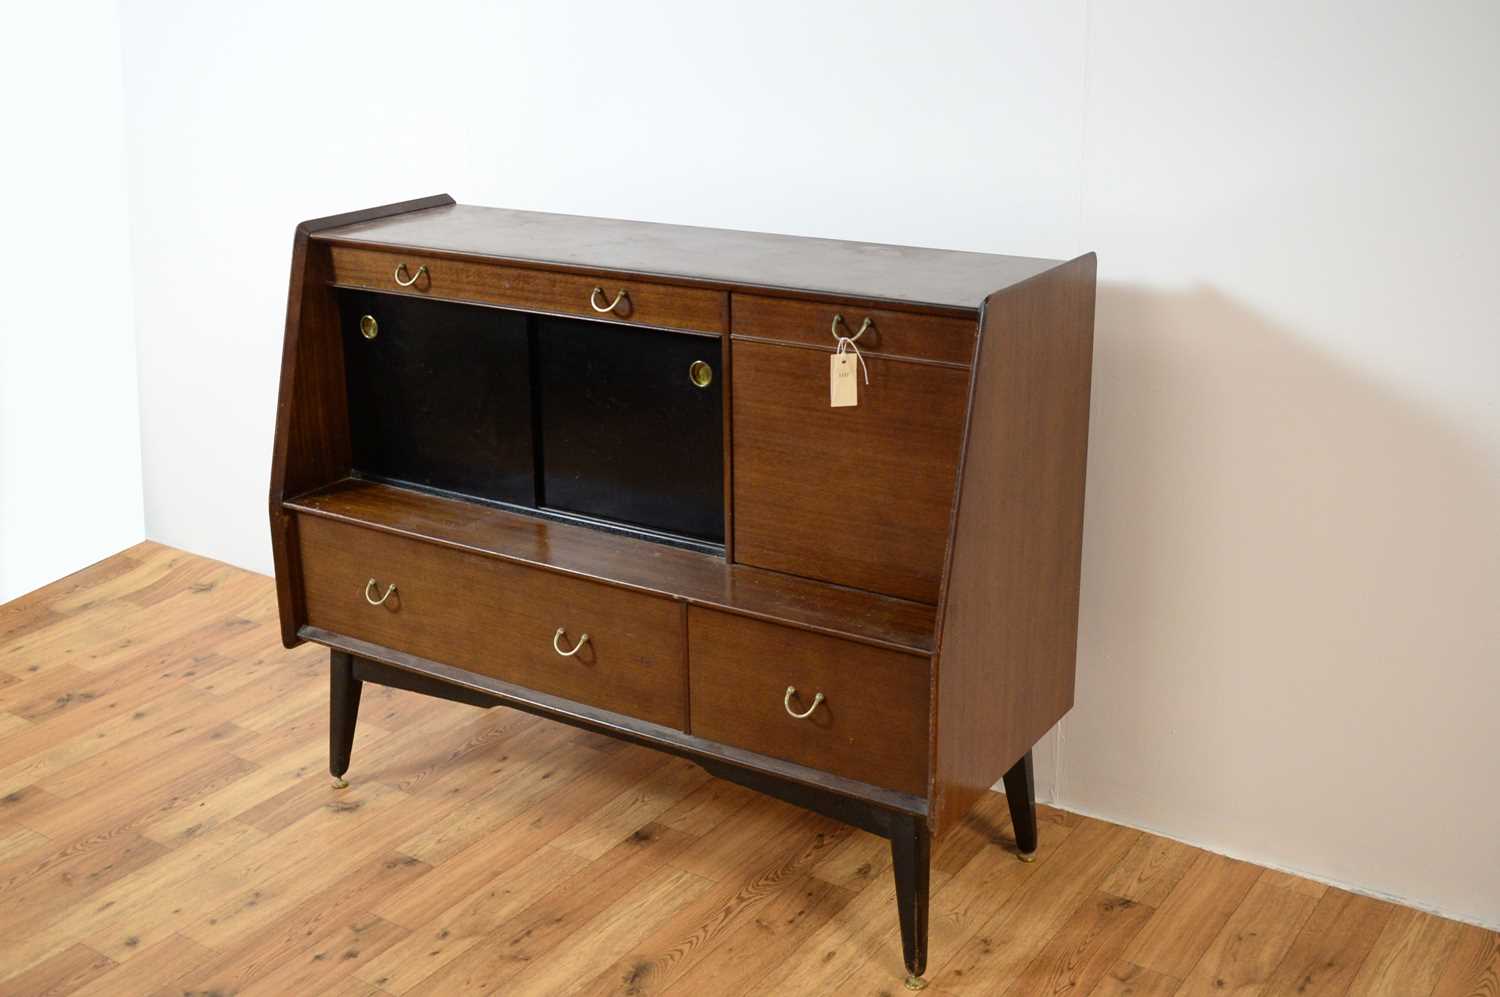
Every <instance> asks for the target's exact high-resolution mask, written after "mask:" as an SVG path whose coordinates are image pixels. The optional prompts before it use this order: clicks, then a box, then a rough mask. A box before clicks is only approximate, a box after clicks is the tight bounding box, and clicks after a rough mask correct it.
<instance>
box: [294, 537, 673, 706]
mask: <svg viewBox="0 0 1500 997" xmlns="http://www.w3.org/2000/svg"><path fill="white" fill-rule="evenodd" d="M297 533H298V539H299V550H300V555H301V558H302V570H303V579H304V585H305V589H306V598H307V619H308V622H309V624H311V625H312V626H316V627H321V628H323V629H325V630H331V631H333V632H335V633H344V634H349V635H350V636H354V637H359V638H361V639H363V640H367V641H370V642H372V643H376V644H381V645H384V646H386V647H392V648H395V649H396V650H399V651H405V652H407V653H410V654H415V655H420V656H422V657H425V658H431V659H433V660H435V661H445V662H449V663H451V664H454V665H456V666H458V667H460V668H464V669H466V670H468V671H472V672H478V673H479V674H483V675H493V676H494V677H496V678H500V679H503V680H505V681H507V682H513V683H515V684H517V685H520V686H524V687H526V688H530V689H536V690H539V691H542V692H547V693H551V694H553V695H557V696H562V697H565V698H567V699H572V700H576V701H578V702H580V703H588V704H590V705H593V706H598V707H601V708H603V709H607V710H612V711H615V712H619V713H626V714H629V715H631V716H637V717H640V718H642V719H643V720H649V721H651V722H652V723H658V724H662V725H663V726H668V727H677V728H685V727H686V726H687V704H686V702H685V701H684V699H683V687H684V678H683V671H684V669H685V668H686V667H687V662H686V654H685V649H684V648H683V646H682V612H683V607H682V606H681V605H679V604H677V603H674V602H672V601H671V600H668V599H661V598H657V597H654V596H648V595H642V594H640V593H637V592H630V591H627V590H625V589H622V588H618V587H616V586H610V585H601V584H598V583H596V582H589V581H582V580H579V579H576V578H569V577H566V576H564V575H560V574H557V573H555V572H546V571H536V570H533V569H530V568H524V567H520V566H517V565H514V564H508V563H506V562H504V561H498V560H495V559H494V558H486V557H479V556H477V555H473V554H466V553H463V552H461V551H455V550H447V549H445V548H442V547H437V546H435V545H433V544H427V543H423V542H421V541H417V540H408V539H406V538H404V537H397V536H392V535H391V534H389V533H382V532H380V531H377V530H367V529H362V528H360V527H354V526H348V525H345V524H342V523H335V522H333V521H331V520H327V519H319V518H317V517H312V516H307V517H301V518H300V520H299V522H298V524H297ZM372 577H373V578H375V580H376V582H377V585H376V590H377V591H378V592H380V593H384V592H385V591H386V589H387V587H388V586H389V585H391V584H394V585H396V587H397V588H396V593H395V595H394V596H392V597H391V598H390V599H389V600H388V601H386V602H385V603H384V604H383V605H379V606H372V605H370V603H369V601H368V600H367V599H366V598H365V588H366V583H367V581H368V579H370V578H372ZM559 627H563V628H565V630H566V635H565V636H564V637H562V638H561V640H562V641H563V644H562V646H563V648H564V650H567V649H571V648H572V647H573V646H574V644H575V643H577V642H578V641H579V640H580V638H581V637H582V635H584V634H588V636H589V640H588V641H587V643H585V644H584V646H583V648H582V649H581V650H580V651H579V652H578V653H577V654H576V655H574V656H572V657H564V656H562V655H560V654H558V653H557V651H556V650H555V649H554V648H553V636H554V634H555V633H556V630H557V628H559Z"/></svg>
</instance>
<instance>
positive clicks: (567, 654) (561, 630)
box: [552, 627, 589, 658]
mask: <svg viewBox="0 0 1500 997" xmlns="http://www.w3.org/2000/svg"><path fill="white" fill-rule="evenodd" d="M567 632H568V631H567V629H566V628H565V627H558V628H557V633H555V634H553V635H552V650H554V651H556V652H557V653H558V654H560V655H562V656H563V657H564V658H571V657H572V656H573V655H575V654H577V653H578V652H579V651H581V650H583V645H585V644H587V643H588V642H589V635H588V634H584V635H583V636H581V637H579V638H578V643H577V644H574V645H573V650H571V651H564V650H563V649H562V645H561V644H559V643H558V641H560V640H562V639H563V636H564V635H566V634H567Z"/></svg>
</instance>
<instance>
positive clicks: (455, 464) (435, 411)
mask: <svg viewBox="0 0 1500 997" xmlns="http://www.w3.org/2000/svg"><path fill="white" fill-rule="evenodd" d="M339 314H340V321H341V323H342V326H343V340H344V368H345V379H346V382H347V385H348V390H349V419H350V426H349V431H350V435H351V437H352V442H353V450H354V454H353V456H354V468H355V470H356V471H358V472H360V473H362V474H365V475H368V476H371V477H375V478H383V479H387V480H392V481H400V482H409V483H412V484H416V485H422V486H425V487H429V488H439V489H444V490H447V491H454V492H463V493H465V494H469V495H474V496H478V497H480V498H486V499H492V500H496V501H500V502H508V503H514V504H517V505H525V506H534V505H535V504H536V487H535V472H536V459H535V452H534V448H533V442H532V441H533V435H534V434H533V429H532V395H531V357H530V350H529V346H528V341H529V337H528V334H527V318H526V316H525V315H521V314H518V313H515V312H503V311H498V310H496V309H492V308H475V307H471V306H467V305H457V304H450V303H447V302H442V301H423V300H420V299H416V298H406V297H400V296H397V295H390V294H368V293H363V292H358V291H340V292H339Z"/></svg>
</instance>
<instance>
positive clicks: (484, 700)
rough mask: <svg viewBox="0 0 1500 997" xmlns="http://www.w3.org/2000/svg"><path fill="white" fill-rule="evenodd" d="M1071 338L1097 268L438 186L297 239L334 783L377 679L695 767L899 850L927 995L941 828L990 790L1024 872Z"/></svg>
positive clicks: (282, 566)
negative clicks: (527, 201) (931, 871)
mask: <svg viewBox="0 0 1500 997" xmlns="http://www.w3.org/2000/svg"><path fill="white" fill-rule="evenodd" d="M1093 324H1094V257H1093V256H1092V254H1090V255H1087V256H1082V257H1079V258H1078V259H1076V260H1073V261H1071V262H1066V263H1064V262H1057V261H1053V260H1040V259H1029V258H1020V257H1006V256H990V255H984V254H977V253H958V252H945V251H938V250H927V249H908V248H900V247H892V246H875V245H866V244H858V243H846V242H836V241H830V240H821V239H800V238H792V237H787V236H773V235H761V234H753V233H742V232H728V231H719V230H712V229H697V228H685V227H679V226H669V225H654V224H646V223H639V222H623V221H610V220H605V219H595V218H580V217H572V216H564V215H547V214H537V213H532V212H519V211H504V210H498V209H492V208H479V207H470V206H465V205H457V204H455V203H454V202H453V200H452V198H449V197H447V196H446V195H443V196H437V197H430V198H425V199H422V200H418V201H409V202H405V203H402V204H394V205H388V206H386V207H381V208H372V209H369V210H366V211H359V212H354V213H352V214H347V215H337V216H333V217H330V218H323V219H318V220H315V221H310V222H304V223H303V224H301V225H299V226H298V227H297V232H296V238H295V241H294V243H293V251H292V274H291V290H290V294H289V297H288V302H287V323H286V339H285V346H284V353H283V365H282V374H281V393H280V400H279V404H278V408H277V416H276V442H275V453H274V457H273V461H272V470H271V494H270V515H271V534H272V539H273V547H274V551H275V560H276V584H277V594H278V598H279V601H280V610H281V623H282V638H283V641H284V642H285V644H286V645H287V646H288V647H291V646H294V645H296V644H298V643H300V642H302V641H309V640H310V641H316V642H318V643H321V644H324V645H326V646H328V647H329V648H330V649H331V650H332V655H331V672H330V675H331V679H330V689H331V697H332V708H331V739H330V748H331V757H330V768H331V771H332V773H333V775H334V777H335V784H336V785H340V786H341V785H344V783H343V780H342V777H343V775H344V773H345V771H346V770H347V769H348V766H349V761H350V759H349V755H350V746H351V744H352V741H353V736H354V724H355V716H356V713H357V710H358V705H359V693H360V687H361V683H362V682H365V681H373V682H378V683H382V684H386V685H392V686H397V687H400V688H405V689H410V690H414V691H417V692H421V693H426V694H429V695H435V696H443V697H446V698H449V699H456V700H459V701H462V702H468V703H473V704H475V705H479V706H493V705H506V706H510V707H513V708H517V709H522V710H527V711H530V712H532V713H536V714H539V715H541V716H545V717H551V718H553V719H556V720H560V721H562V722H564V723H569V724H574V725H577V726H581V727H585V728H589V729H592V730H595V731H600V732H603V733H606V734H609V735H612V736H615V737H619V738H623V739H626V740H630V741H633V742H636V743H638V744H644V745H647V746H650V747H653V748H657V749H660V750H663V751H669V752H673V753H676V754H679V755H683V756H686V757H688V758H691V759H693V760H695V761H697V762H698V763H699V764H701V765H703V766H704V767H706V768H707V769H709V770H710V771H711V772H713V773H715V774H716V775H719V776H721V777H723V778H726V779H731V780H734V781H736V782H739V783H741V784H743V785H746V786H749V787H752V788H754V789H757V790H760V791H762V792H765V793H768V794H771V795H773V796H776V797H779V798H781V799H784V800H787V801H789V802H792V803H794V804H797V805H799V806H803V807H807V808H809V809H812V810H815V811H818V812H820V813H823V814H826V815H829V816H831V817H834V818H836V819H839V820H842V821H846V822H848V823H851V824H854V825H856V826H858V827H861V828H864V829H866V830H869V831H873V832H875V833H878V834H881V835H884V836H885V837H887V838H889V839H890V840H891V847H892V855H893V859H894V863H893V865H894V874H895V879H896V887H897V895H898V913H899V918H900V925H901V936H902V944H903V949H904V954H905V961H906V969H907V983H908V985H909V986H911V987H913V988H916V987H920V986H921V985H922V979H921V974H922V972H923V969H924V964H925V959H926V936H927V923H926V918H927V881H928V880H927V876H928V868H927V867H928V854H929V846H930V842H931V839H932V837H933V836H936V835H941V834H942V833H944V832H945V831H946V830H948V829H949V828H951V827H953V826H954V824H955V823H957V822H958V821H959V820H960V819H961V818H962V817H963V815H964V813H965V812H966V811H967V810H968V808H969V807H970V806H971V805H972V804H973V803H974V802H975V801H976V800H977V799H978V798H979V797H980V795H981V794H983V793H984V792H986V791H987V790H988V789H989V788H990V786H992V785H993V784H994V783H995V782H996V781H997V780H999V779H1002V778H1003V779H1004V781H1005V784H1006V788H1007V793H1008V797H1009V801H1010V806H1011V813H1012V816H1013V818H1014V823H1015V829H1016V840H1017V846H1018V851H1019V852H1020V853H1021V857H1022V858H1029V857H1030V855H1031V853H1033V852H1034V851H1035V848H1036V823H1035V814H1034V809H1033V807H1034V794H1033V790H1032V779H1031V755H1030V750H1031V747H1032V745H1033V744H1034V743H1035V742H1036V740H1037V739H1038V738H1039V737H1041V735H1042V734H1043V733H1045V732H1046V731H1047V730H1048V729H1049V728H1050V727H1051V726H1052V725H1053V724H1055V723H1056V722H1057V720H1058V719H1059V718H1060V717H1061V716H1062V715H1063V714H1064V713H1065V712H1066V711H1067V710H1068V708H1069V707H1070V706H1071V705H1072V702H1073V672H1074V652H1075V647H1076V635H1077V624H1078V577H1079V556H1080V543H1081V536H1082V528H1083V493H1084V465H1085V454H1086V450H1087V443H1088V414H1089V375H1090V364H1091V359H1092V352H1093ZM841 340H842V342H841ZM836 354H842V359H840V360H838V361H835V360H834V359H833V358H834V357H835V355H836ZM845 363H849V364H852V371H853V372H854V376H855V377H856V378H857V385H856V391H857V400H856V402H855V404H853V405H840V406H834V405H832V404H831V394H830V392H831V386H830V380H831V378H832V376H833V371H832V369H831V365H835V366H836V365H841V364H845ZM843 369H844V370H846V371H847V370H850V369H851V368H850V367H844V368H843ZM866 378H867V379H868V380H866Z"/></svg>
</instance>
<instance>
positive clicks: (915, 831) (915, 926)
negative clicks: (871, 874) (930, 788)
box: [891, 814, 930, 990]
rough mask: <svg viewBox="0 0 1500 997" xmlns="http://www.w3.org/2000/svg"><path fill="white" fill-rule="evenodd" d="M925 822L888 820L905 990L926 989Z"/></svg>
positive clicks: (901, 818) (927, 855)
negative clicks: (899, 919) (904, 963)
mask: <svg viewBox="0 0 1500 997" xmlns="http://www.w3.org/2000/svg"><path fill="white" fill-rule="evenodd" d="M929 846H930V839H929V837H928V834H927V821H926V819H925V818H923V817H910V816H906V815H904V814H903V815H893V816H892V818H891V865H892V868H893V870H894V871H895V874H896V908H897V910H898V912H899V913H900V915H901V954H902V956H903V957H904V958H905V960H906V988H907V989H908V990H921V989H922V988H923V987H925V986H927V981H926V980H924V979H922V974H923V973H924V972H926V971H927V873H928V860H929V858H930V847H929Z"/></svg>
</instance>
